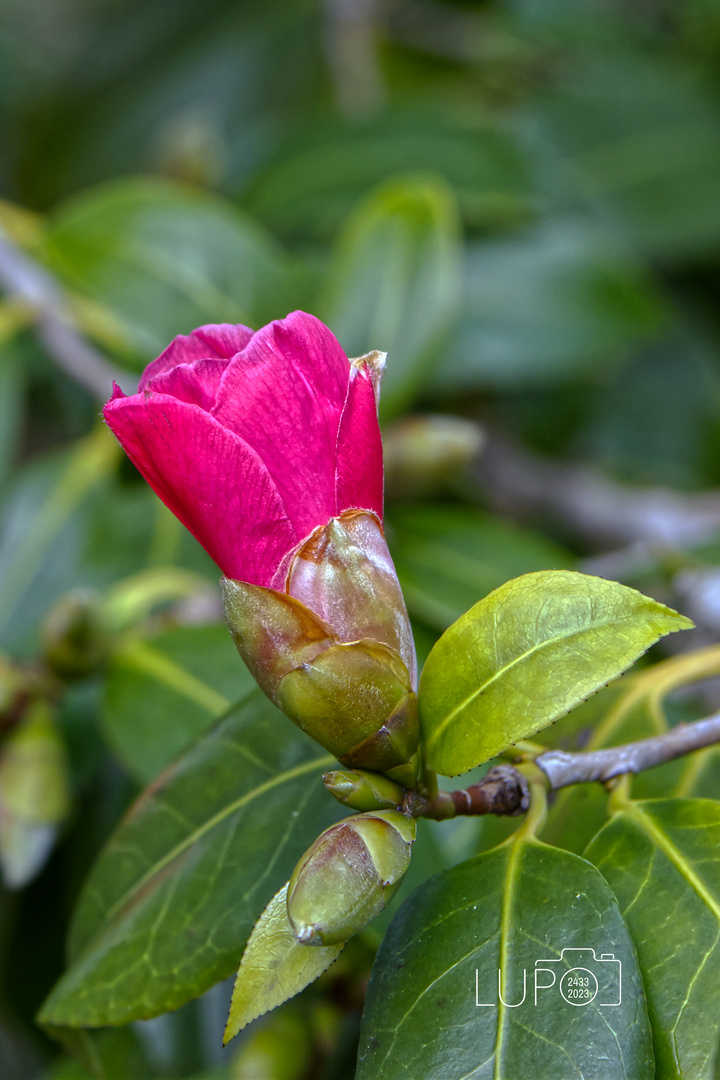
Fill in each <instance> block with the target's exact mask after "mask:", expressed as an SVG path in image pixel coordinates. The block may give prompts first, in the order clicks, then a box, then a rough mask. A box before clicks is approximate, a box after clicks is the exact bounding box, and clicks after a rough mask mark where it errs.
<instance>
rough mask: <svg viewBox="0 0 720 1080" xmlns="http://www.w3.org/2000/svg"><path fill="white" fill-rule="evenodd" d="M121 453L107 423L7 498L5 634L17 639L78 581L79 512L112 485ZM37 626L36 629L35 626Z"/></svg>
mask: <svg viewBox="0 0 720 1080" xmlns="http://www.w3.org/2000/svg"><path fill="white" fill-rule="evenodd" d="M121 453H122V451H121V450H120V447H119V445H118V443H117V441H116V440H115V439H114V438H113V437H112V435H111V434H110V432H109V431H108V429H107V428H106V427H105V425H104V424H100V425H98V426H97V428H95V430H94V431H93V432H91V434H89V435H87V436H85V437H84V438H82V439H78V440H77V441H76V442H75V444H74V445H73V447H72V449H71V450H70V451H69V452H68V453H67V454H66V455H64V456H63V457H61V458H60V461H58V460H57V454H54V455H53V458H54V460H52V461H49V460H46V461H43V462H42V463H40V464H39V465H37V464H33V465H31V466H29V467H28V468H27V470H26V471H25V472H24V474H23V475H22V476H21V477H20V479H19V480H18V482H17V484H16V487H15V490H14V491H13V492H12V495H11V498H10V499H8V501H7V503H6V505H5V507H4V511H3V518H2V534H1V536H0V632H1V634H2V637H3V639H4V640H7V638H8V637H9V638H10V640H11V642H12V643H13V644H14V643H15V635H17V633H18V624H19V626H20V627H21V628H22V629H25V624H27V622H28V621H32V620H33V619H37V618H38V617H39V616H40V615H41V614H43V613H44V612H45V611H46V610H47V606H48V603H49V602H51V601H52V600H53V599H54V598H55V596H56V595H57V593H58V592H59V591H60V590H61V589H63V588H69V587H70V586H71V585H73V584H77V575H78V574H79V573H80V568H79V566H78V556H79V554H80V553H81V552H82V549H83V537H82V535H78V534H81V529H80V528H79V523H78V520H77V516H76V515H77V511H78V510H79V508H80V507H81V505H82V504H83V503H85V502H86V500H87V497H88V495H89V494H90V492H91V491H92V492H93V493H94V494H95V495H96V497H97V495H98V489H99V488H101V486H102V485H104V484H107V482H108V479H109V477H110V476H111V475H112V474H113V473H114V471H115V469H116V467H117V464H118V461H119V459H120V456H121ZM33 628H34V627H33Z"/></svg>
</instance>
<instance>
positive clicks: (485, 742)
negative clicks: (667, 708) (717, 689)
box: [420, 570, 692, 776]
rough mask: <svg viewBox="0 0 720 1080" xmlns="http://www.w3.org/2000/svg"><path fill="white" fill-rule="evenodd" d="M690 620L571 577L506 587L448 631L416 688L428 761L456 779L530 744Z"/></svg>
mask: <svg viewBox="0 0 720 1080" xmlns="http://www.w3.org/2000/svg"><path fill="white" fill-rule="evenodd" d="M690 626H692V623H691V622H690V620H689V619H686V618H685V617H684V616H682V615H678V614H677V612H675V611H672V610H671V609H670V608H667V607H665V605H664V604H659V603H657V602H656V601H655V600H651V599H649V598H648V597H646V596H643V595H642V594H641V593H639V592H636V591H635V590H634V589H629V588H627V587H626V586H625V585H618V584H617V583H615V582H612V581H605V580H603V579H602V578H596V577H590V576H589V575H586V574H578V573H576V572H574V571H571V570H546V571H538V572H537V573H533V574H525V575H524V576H523V577H519V578H515V579H514V580H513V581H508V582H507V583H506V584H505V585H502V586H501V587H500V588H499V589H496V590H495V591H494V592H493V593H491V594H490V595H489V596H487V597H485V599H484V600H481V601H480V602H479V603H477V604H476V605H475V606H474V607H473V608H471V609H470V611H468V612H467V613H466V614H465V615H463V616H462V617H461V618H460V619H458V621H457V622H456V623H453V625H452V626H451V627H450V628H449V629H448V630H446V631H445V633H444V634H443V636H442V637H441V638H440V640H439V641H438V642H437V644H436V645H435V647H434V648H433V650H432V652H431V653H430V656H429V657H428V659H427V661H426V664H425V667H424V669H423V674H422V679H421V682H420V719H421V724H422V730H423V734H424V737H425V742H426V754H427V762H428V764H429V765H430V767H431V768H432V769H435V771H436V772H439V773H442V774H443V775H445V776H454V775H456V774H457V773H461V772H465V771H467V770H468V769H471V768H473V766H475V765H478V764H480V763H481V762H483V761H489V760H490V758H492V757H495V755H496V754H498V753H500V752H501V751H503V750H505V749H507V747H509V746H512V744H513V743H515V742H517V741H518V740H519V739H524V738H527V737H528V736H530V735H532V734H534V733H535V732H536V731H538V730H540V728H542V727H546V726H547V725H548V724H551V723H552V722H553V721H554V720H557V719H558V717H560V716H562V715H563V714H564V713H566V712H568V711H569V710H570V709H572V708H574V706H575V705H578V704H579V703H580V702H581V701H583V700H584V699H585V698H587V697H589V695H590V694H592V693H594V691H596V690H598V689H599V688H600V687H601V686H602V685H603V684H604V683H607V682H609V681H610V680H611V679H614V678H616V677H617V676H618V675H620V674H621V672H622V671H624V670H625V668H627V667H629V666H630V664H632V663H633V662H634V661H635V660H637V658H638V657H639V656H640V655H641V654H642V653H643V652H644V651H645V650H646V649H648V648H649V647H650V646H651V645H652V644H653V643H654V642H656V641H657V640H658V638H661V637H663V636H664V635H665V634H669V633H672V632H673V631H674V630H683V629H685V628H687V627H690Z"/></svg>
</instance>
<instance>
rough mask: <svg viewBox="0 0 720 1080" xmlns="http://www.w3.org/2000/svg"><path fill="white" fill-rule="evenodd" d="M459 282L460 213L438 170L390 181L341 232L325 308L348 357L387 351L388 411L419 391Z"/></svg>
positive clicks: (453, 306)
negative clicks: (438, 174) (432, 173)
mask: <svg viewBox="0 0 720 1080" xmlns="http://www.w3.org/2000/svg"><path fill="white" fill-rule="evenodd" d="M459 282H460V222H459V216H458V212H457V208H456V206H455V203H454V200H453V195H452V192H451V191H450V189H449V188H447V187H446V185H445V184H444V183H443V182H442V181H441V180H439V179H437V178H435V177H432V176H429V177H426V178H413V177H408V178H406V179H398V180H394V181H393V182H392V183H388V184H385V185H384V186H383V187H381V188H380V189H379V190H377V191H376V192H374V193H372V194H371V195H370V196H369V197H368V198H367V199H366V200H365V201H364V202H363V203H362V204H361V205H360V206H359V207H358V209H357V210H356V212H355V213H354V214H353V216H352V217H351V218H350V221H349V222H348V224H347V225H346V227H345V229H344V231H343V232H342V233H341V235H340V237H339V240H338V244H337V248H336V254H335V259H334V262H333V264H332V265H331V267H330V271H329V276H328V290H329V292H328V296H327V297H326V299H325V302H324V304H321V312H320V313H321V315H322V316H323V317H324V319H325V321H326V322H327V323H328V325H329V326H330V327H331V329H332V330H333V331H334V332H335V333H336V334H337V336H338V338H339V340H340V342H341V344H342V345H343V348H344V349H345V351H346V352H347V353H348V355H349V356H361V355H363V354H364V353H367V352H370V351H371V350H372V349H379V350H381V351H382V352H386V353H388V356H389V358H390V360H389V363H388V366H387V368H386V370H385V374H384V376H383V385H382V398H381V401H382V410H383V413H384V414H385V415H388V414H391V413H395V412H397V411H398V409H399V408H400V407H402V406H407V405H408V404H409V403H410V402H411V401H412V400H413V398H414V397H415V396H416V394H417V389H418V386H419V384H420V383H421V382H422V379H423V375H424V374H425V372H426V370H427V368H428V366H429V364H430V363H431V362H432V360H433V359H434V358H435V357H436V354H437V352H438V350H439V348H440V345H441V344H442V342H443V341H444V338H445V337H446V335H447V333H448V331H449V328H450V323H451V320H452V318H453V316H454V313H455V309H456V307H457V299H458V288H459Z"/></svg>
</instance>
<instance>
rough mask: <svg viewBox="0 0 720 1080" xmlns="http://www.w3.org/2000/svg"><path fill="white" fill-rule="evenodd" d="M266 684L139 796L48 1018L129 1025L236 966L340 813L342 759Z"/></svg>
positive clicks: (96, 877) (93, 893) (91, 898)
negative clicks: (276, 898)
mask: <svg viewBox="0 0 720 1080" xmlns="http://www.w3.org/2000/svg"><path fill="white" fill-rule="evenodd" d="M331 760H332V759H331V758H330V757H329V755H327V754H322V753H320V752H319V751H318V748H317V746H315V744H313V743H312V742H311V741H310V740H309V739H308V738H307V737H306V736H304V735H303V734H302V733H301V732H299V731H297V730H296V729H295V728H293V726H292V725H291V724H290V723H289V722H288V721H287V720H286V719H285V718H284V717H283V716H281V715H280V713H279V712H278V711H277V710H276V709H275V708H274V706H273V705H272V704H271V703H270V702H269V701H268V700H267V699H266V698H265V697H263V695H262V694H261V693H260V691H257V692H256V693H255V694H254V695H253V696H252V697H250V698H248V699H247V700H246V701H245V702H244V703H243V704H241V705H240V706H238V707H237V709H236V710H234V712H233V713H232V714H231V715H230V716H229V717H228V718H227V719H226V720H225V721H224V722H223V723H222V724H221V725H220V726H219V727H218V728H216V729H215V730H214V731H213V732H212V733H211V734H210V735H208V736H207V737H206V738H204V739H203V740H202V741H201V742H200V743H198V745H197V746H196V747H194V749H192V750H191V751H190V752H189V753H188V754H187V755H186V756H185V757H183V758H180V759H179V760H178V761H176V762H175V763H174V765H172V766H171V767H170V768H169V769H168V770H167V771H166V772H165V773H164V774H162V776H161V777H159V778H158V780H156V781H155V783H154V784H153V785H152V786H151V787H150V788H148V789H147V791H145V792H144V794H143V795H141V796H140V798H139V799H138V801H137V802H136V803H135V804H134V806H133V807H131V809H130V811H129V812H128V814H127V815H126V817H125V818H124V820H123V821H122V822H121V824H120V826H119V827H118V829H117V831H116V833H115V834H114V836H113V837H112V838H111V840H110V841H109V843H108V845H107V847H106V848H105V850H104V851H103V852H102V854H101V856H100V858H99V859H98V861H97V863H96V864H95V867H94V869H93V871H92V873H91V874H90V877H89V879H88V882H87V884H86V886H85V889H84V891H83V893H82V896H81V898H80V901H79V904H78V907H77V910H76V912H75V916H74V919H73V924H72V929H71V934H70V942H69V952H70V958H71V964H70V968H69V970H68V971H67V972H66V973H65V975H64V976H63V977H62V978H61V980H60V982H59V983H58V984H57V985H56V986H55V988H54V990H53V991H52V993H51V995H50V997H49V998H48V1000H47V1001H46V1003H45V1005H44V1006H43V1009H42V1012H41V1017H40V1019H41V1022H42V1023H46V1024H50V1025H56V1026H69V1027H82V1026H97V1025H103V1024H125V1023H128V1022H129V1021H131V1020H136V1019H143V1018H148V1017H151V1016H156V1015H157V1014H158V1013H161V1012H166V1011H167V1010H170V1009H177V1008H178V1007H179V1006H180V1005H182V1004H183V1003H184V1002H186V1001H188V1000H189V999H190V998H193V997H197V996H198V995H199V994H202V993H203V992H204V991H205V990H207V988H208V987H209V986H212V984H213V983H215V982H217V981H218V980H219V979H223V978H225V977H226V976H228V975H229V974H230V973H231V972H232V971H233V970H234V969H235V968H236V967H237V965H238V962H239V959H240V955H241V953H242V950H243V947H244V945H245V942H246V940H247V937H248V935H249V933H250V931H251V929H252V927H253V925H254V923H255V921H256V919H257V917H258V916H259V914H260V912H261V911H262V909H263V908H264V906H265V904H266V903H267V898H268V896H271V895H272V894H273V893H274V892H276V891H277V889H278V888H279V886H280V885H281V884H282V882H284V881H286V880H287V879H288V878H289V877H290V874H291V872H292V870H293V869H294V866H295V864H296V862H297V860H298V859H299V858H300V856H301V855H302V853H303V851H304V850H305V849H306V848H307V847H308V846H309V844H310V842H311V841H312V840H313V839H314V837H315V836H316V835H317V834H318V833H319V832H320V831H321V830H322V829H324V828H325V827H326V826H327V825H328V824H329V823H330V822H331V821H333V820H335V819H336V818H337V810H336V809H335V806H336V804H335V803H334V801H333V800H332V799H330V798H329V797H328V795H327V793H326V792H325V790H324V788H323V786H322V783H321V780H320V773H321V772H322V771H323V769H325V768H327V766H328V765H329V764H330V762H331Z"/></svg>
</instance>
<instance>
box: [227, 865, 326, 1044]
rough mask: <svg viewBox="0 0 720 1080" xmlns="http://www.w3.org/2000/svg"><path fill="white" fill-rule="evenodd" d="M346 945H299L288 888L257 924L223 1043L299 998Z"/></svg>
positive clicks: (242, 965) (271, 902)
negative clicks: (250, 1024) (292, 920)
mask: <svg viewBox="0 0 720 1080" xmlns="http://www.w3.org/2000/svg"><path fill="white" fill-rule="evenodd" d="M343 948H344V945H328V946H326V947H323V946H318V947H316V946H311V945H298V943H297V940H296V938H295V935H294V933H293V930H292V927H291V926H290V921H289V919H288V914H287V885H283V887H282V889H280V891H279V892H277V893H276V894H275V896H273V898H272V900H271V901H270V903H269V904H268V906H267V907H266V908H265V910H264V911H263V913H262V915H261V916H260V918H259V919H258V921H257V923H256V924H255V927H254V929H253V932H252V934H251V935H250V937H249V939H248V943H247V946H246V947H245V952H244V953H243V958H242V960H241V961H240V967H239V969H238V973H237V977H236V979H235V985H234V987H233V994H232V1000H231V1002H230V1015H229V1016H228V1021H227V1026H226V1028H225V1037H224V1039H223V1042H225V1043H228V1042H230V1040H231V1039H234V1038H235V1036H236V1035H237V1034H238V1032H239V1031H242V1029H243V1028H244V1027H246V1026H247V1025H248V1024H249V1023H250V1022H251V1021H252V1020H255V1019H257V1017H258V1016H262V1015H263V1013H266V1012H269V1011H270V1009H274V1008H275V1007H276V1006H277V1005H282V1003H283V1002H284V1001H288V1000H289V999H290V998H293V997H295V995H296V994H299V993H300V991H301V990H304V989H305V987H306V986H309V985H310V983H311V982H314V981H315V979H318V978H319V977H320V976H321V975H322V973H323V972H324V971H327V969H328V968H329V967H330V965H331V964H332V963H333V962H334V961H335V960H336V959H337V958H338V956H339V955H340V953H341V952H342V950H343Z"/></svg>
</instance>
